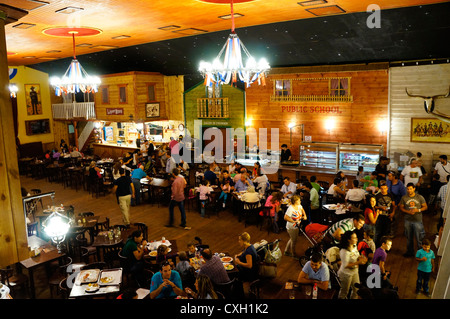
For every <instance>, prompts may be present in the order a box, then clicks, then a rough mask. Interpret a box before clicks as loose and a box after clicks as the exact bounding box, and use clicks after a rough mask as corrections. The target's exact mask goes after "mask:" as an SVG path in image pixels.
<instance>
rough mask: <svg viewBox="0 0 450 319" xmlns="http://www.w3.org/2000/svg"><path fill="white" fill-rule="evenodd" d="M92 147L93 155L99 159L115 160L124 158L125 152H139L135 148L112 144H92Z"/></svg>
mask: <svg viewBox="0 0 450 319" xmlns="http://www.w3.org/2000/svg"><path fill="white" fill-rule="evenodd" d="M92 145H93V147H94V154H95V155H98V156H100V157H101V158H113V159H114V160H117V159H118V158H119V157H124V156H125V153H127V152H130V153H132V152H134V151H135V150H139V148H137V147H131V146H118V145H114V144H99V143H94V144H92Z"/></svg>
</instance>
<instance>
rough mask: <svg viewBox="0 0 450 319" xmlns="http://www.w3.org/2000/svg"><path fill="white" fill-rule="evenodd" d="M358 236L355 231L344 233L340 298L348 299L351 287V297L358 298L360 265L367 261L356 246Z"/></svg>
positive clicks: (340, 254)
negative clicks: (357, 285)
mask: <svg viewBox="0 0 450 319" xmlns="http://www.w3.org/2000/svg"><path fill="white" fill-rule="evenodd" d="M357 243H358V236H357V235H356V232H354V231H346V232H345V233H344V234H342V237H341V244H340V251H339V256H340V257H341V267H340V268H339V270H338V276H339V280H340V282H341V289H340V290H339V295H338V299H347V295H348V293H349V291H350V289H351V291H352V292H351V296H350V298H351V299H357V297H358V294H357V293H358V289H357V288H356V287H355V284H357V283H358V284H359V265H364V264H365V263H366V262H367V258H366V257H365V256H360V255H359V252H358V249H357V247H356V245H357Z"/></svg>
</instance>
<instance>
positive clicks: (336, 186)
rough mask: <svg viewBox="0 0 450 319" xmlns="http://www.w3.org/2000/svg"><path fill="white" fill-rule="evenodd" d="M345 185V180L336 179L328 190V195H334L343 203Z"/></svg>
mask: <svg viewBox="0 0 450 319" xmlns="http://www.w3.org/2000/svg"><path fill="white" fill-rule="evenodd" d="M343 184H344V182H343V180H342V179H340V178H339V177H336V178H335V179H334V181H333V184H331V186H330V188H328V194H330V195H333V197H334V198H335V199H336V200H337V201H339V202H341V201H344V199H345V195H346V194H345V191H344V190H342V185H343Z"/></svg>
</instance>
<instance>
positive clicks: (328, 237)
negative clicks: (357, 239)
mask: <svg viewBox="0 0 450 319" xmlns="http://www.w3.org/2000/svg"><path fill="white" fill-rule="evenodd" d="M365 220H366V218H365V217H364V215H361V214H358V215H357V216H355V217H353V218H346V219H342V220H340V221H338V222H336V223H334V224H333V225H331V226H330V227H329V228H328V230H327V231H326V232H325V236H324V238H323V242H324V244H326V243H328V244H335V245H337V244H339V242H340V241H341V235H342V234H343V233H345V232H346V231H352V230H355V229H357V230H359V229H361V228H362V227H363V226H364V222H365Z"/></svg>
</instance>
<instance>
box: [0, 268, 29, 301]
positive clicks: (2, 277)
mask: <svg viewBox="0 0 450 319" xmlns="http://www.w3.org/2000/svg"><path fill="white" fill-rule="evenodd" d="M0 282H2V283H3V284H5V285H6V286H8V287H9V288H10V289H11V296H13V297H14V293H15V291H16V290H17V289H18V288H20V289H21V290H22V291H23V292H25V293H26V295H27V296H30V291H29V285H28V282H29V281H28V276H26V275H24V274H22V273H17V272H15V271H14V269H13V268H12V267H11V266H7V267H6V268H5V269H0Z"/></svg>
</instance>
